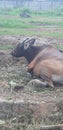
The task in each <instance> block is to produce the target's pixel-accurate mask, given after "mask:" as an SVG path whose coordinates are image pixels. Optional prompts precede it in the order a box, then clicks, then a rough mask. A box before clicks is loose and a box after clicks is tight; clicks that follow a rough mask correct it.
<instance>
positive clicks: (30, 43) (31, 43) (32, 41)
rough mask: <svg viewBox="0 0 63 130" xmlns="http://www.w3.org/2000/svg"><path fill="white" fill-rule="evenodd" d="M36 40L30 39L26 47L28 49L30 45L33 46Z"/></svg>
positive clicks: (25, 44)
mask: <svg viewBox="0 0 63 130" xmlns="http://www.w3.org/2000/svg"><path fill="white" fill-rule="evenodd" d="M34 42H35V39H31V40H28V41H26V42H25V43H24V49H25V50H27V49H28V48H29V47H30V46H32V45H33V44H34Z"/></svg>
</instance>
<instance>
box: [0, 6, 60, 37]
mask: <svg viewBox="0 0 63 130" xmlns="http://www.w3.org/2000/svg"><path fill="white" fill-rule="evenodd" d="M23 12H24V13H27V14H28V15H29V16H30V17H29V18H25V17H21V16H20V14H22V13H23ZM53 28H54V29H53ZM42 29H43V31H42ZM44 29H45V30H44ZM50 29H51V30H53V31H50ZM58 29H59V31H58ZM62 29H63V7H60V8H58V9H55V10H54V11H39V12H37V11H36V12H35V11H31V10H29V9H25V8H24V9H22V8H12V9H8V8H7V9H0V35H30V36H32V35H40V36H52V37H58V38H59V37H60V38H63V33H62Z"/></svg>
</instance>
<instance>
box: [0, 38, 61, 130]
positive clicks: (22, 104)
mask: <svg viewBox="0 0 63 130" xmlns="http://www.w3.org/2000/svg"><path fill="white" fill-rule="evenodd" d="M26 38H27V37H24V36H0V119H3V120H5V130H7V128H6V126H7V125H8V130H21V129H22V130H32V129H33V130H38V129H39V130H42V127H40V126H42V125H57V124H63V87H60V86H59V87H55V88H54V89H53V88H40V87H36V86H33V85H31V84H28V83H29V81H30V80H31V79H32V77H31V75H30V74H29V73H28V72H27V61H26V60H25V59H24V58H19V59H17V58H13V57H12V56H11V55H10V52H11V50H12V48H13V47H14V46H15V45H16V44H17V43H19V41H23V40H24V39H26ZM34 38H36V42H35V44H36V45H39V44H40V45H42V44H53V45H54V46H56V45H57V46H58V44H63V39H53V38H49V37H34ZM48 128H49V127H48ZM55 128H56V127H55ZM62 128H63V127H62ZM62 128H59V130H61V129H62ZM57 129H58V128H57ZM57 129H56V130H57ZM2 130H3V129H2ZM43 130H46V127H45V128H43ZM48 130H49V129H48ZM51 130H52V129H51Z"/></svg>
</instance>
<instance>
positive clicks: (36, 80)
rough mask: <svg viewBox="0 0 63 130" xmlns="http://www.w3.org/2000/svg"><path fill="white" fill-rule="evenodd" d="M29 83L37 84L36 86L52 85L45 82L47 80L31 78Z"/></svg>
mask: <svg viewBox="0 0 63 130" xmlns="http://www.w3.org/2000/svg"><path fill="white" fill-rule="evenodd" d="M29 84H31V85H33V86H38V87H54V85H53V84H52V82H47V81H44V82H43V81H41V80H39V79H32V80H31V81H30V82H29Z"/></svg>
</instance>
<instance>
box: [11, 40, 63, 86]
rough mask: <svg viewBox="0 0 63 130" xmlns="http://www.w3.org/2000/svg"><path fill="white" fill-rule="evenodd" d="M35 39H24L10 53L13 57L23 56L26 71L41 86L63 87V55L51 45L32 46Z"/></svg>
mask: <svg viewBox="0 0 63 130" xmlns="http://www.w3.org/2000/svg"><path fill="white" fill-rule="evenodd" d="M34 42H35V39H31V40H29V39H26V40H24V41H23V42H22V43H19V44H18V45H17V46H16V47H15V49H14V50H13V51H12V52H11V55H12V56H14V57H22V56H24V57H25V58H26V59H27V61H28V70H29V72H33V74H35V75H36V76H37V77H38V78H40V82H41V84H42V86H45V87H46V86H51V87H54V84H56V85H63V53H62V52H60V51H59V50H58V49H56V48H54V47H53V46H51V45H43V46H34Z"/></svg>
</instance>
